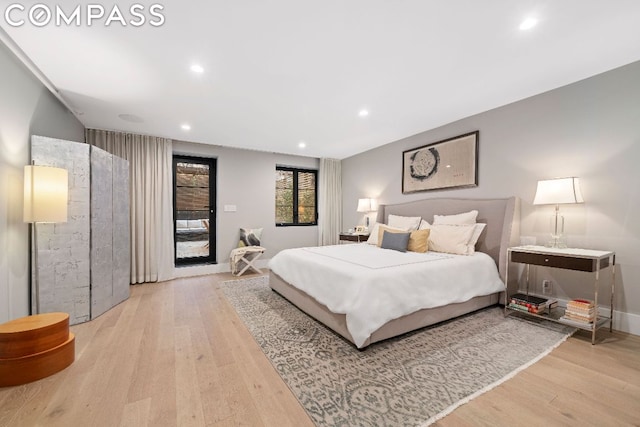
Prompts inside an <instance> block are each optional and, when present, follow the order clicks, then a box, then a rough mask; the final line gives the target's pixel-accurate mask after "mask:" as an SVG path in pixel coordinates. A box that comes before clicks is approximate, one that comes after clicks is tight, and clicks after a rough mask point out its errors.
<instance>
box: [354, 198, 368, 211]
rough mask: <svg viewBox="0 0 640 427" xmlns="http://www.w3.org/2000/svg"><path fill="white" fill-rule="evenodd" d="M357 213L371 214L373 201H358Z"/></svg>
mask: <svg viewBox="0 0 640 427" xmlns="http://www.w3.org/2000/svg"><path fill="white" fill-rule="evenodd" d="M357 212H371V199H358V209H357Z"/></svg>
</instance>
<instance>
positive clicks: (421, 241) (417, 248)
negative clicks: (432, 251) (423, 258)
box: [377, 224, 429, 253]
mask: <svg viewBox="0 0 640 427" xmlns="http://www.w3.org/2000/svg"><path fill="white" fill-rule="evenodd" d="M406 231H407V230H400V229H397V228H390V227H387V226H386V225H382V224H380V226H379V229H378V243H377V245H378V247H382V236H383V234H384V233H405V232H406ZM407 250H408V251H411V252H422V253H424V252H427V251H428V250H429V230H416V231H412V232H411V233H410V235H409V244H408V245H407Z"/></svg>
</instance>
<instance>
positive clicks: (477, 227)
mask: <svg viewBox="0 0 640 427" xmlns="http://www.w3.org/2000/svg"><path fill="white" fill-rule="evenodd" d="M486 226H487V224H483V223H481V222H477V223H476V225H475V227H474V229H473V234H472V235H471V240H469V246H470V247H471V248H470V251H471V253H470V254H469V255H471V254H473V253H474V252H475V251H476V243H478V239H479V238H480V235H481V234H482V230H484V228H485V227H486Z"/></svg>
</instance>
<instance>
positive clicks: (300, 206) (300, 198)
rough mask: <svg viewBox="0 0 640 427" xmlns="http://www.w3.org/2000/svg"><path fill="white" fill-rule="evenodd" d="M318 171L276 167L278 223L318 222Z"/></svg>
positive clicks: (308, 223) (284, 224) (309, 223)
mask: <svg viewBox="0 0 640 427" xmlns="http://www.w3.org/2000/svg"><path fill="white" fill-rule="evenodd" d="M317 178H318V171H317V170H311V169H297V168H289V167H284V166H277V167H276V225H277V226H287V225H316V224H317V223H318V197H317V190H318V184H317V182H318V180H317Z"/></svg>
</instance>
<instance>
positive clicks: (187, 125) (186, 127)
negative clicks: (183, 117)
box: [180, 123, 191, 130]
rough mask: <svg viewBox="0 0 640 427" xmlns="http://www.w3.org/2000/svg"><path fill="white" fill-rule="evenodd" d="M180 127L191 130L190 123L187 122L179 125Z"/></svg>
mask: <svg viewBox="0 0 640 427" xmlns="http://www.w3.org/2000/svg"><path fill="white" fill-rule="evenodd" d="M180 127H181V128H182V130H191V125H189V124H187V123H185V124H183V125H181V126H180Z"/></svg>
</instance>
